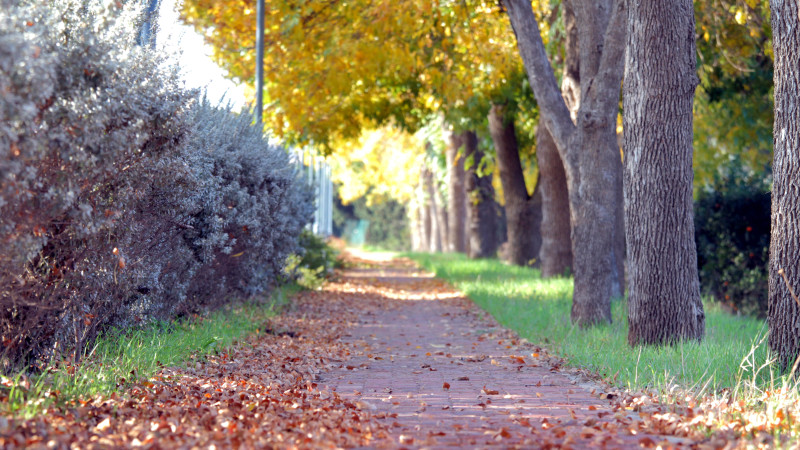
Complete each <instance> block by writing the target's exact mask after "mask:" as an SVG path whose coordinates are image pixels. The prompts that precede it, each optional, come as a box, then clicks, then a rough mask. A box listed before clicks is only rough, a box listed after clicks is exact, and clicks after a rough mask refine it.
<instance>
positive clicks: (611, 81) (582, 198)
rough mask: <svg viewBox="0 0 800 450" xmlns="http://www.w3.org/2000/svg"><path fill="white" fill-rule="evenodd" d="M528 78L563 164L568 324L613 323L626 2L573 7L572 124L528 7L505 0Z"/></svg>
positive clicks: (618, 275) (588, 1) (619, 273)
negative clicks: (577, 89)
mask: <svg viewBox="0 0 800 450" xmlns="http://www.w3.org/2000/svg"><path fill="white" fill-rule="evenodd" d="M504 4H505V5H506V6H507V11H508V15H509V18H510V19H511V25H512V27H513V29H514V33H515V35H516V37H517V44H518V47H519V50H520V55H521V56H522V60H523V63H524V64H525V69H526V71H527V73H528V79H529V81H530V84H531V87H532V88H533V92H534V95H535V97H536V102H537V104H538V105H539V108H540V112H541V115H542V118H543V120H544V121H545V124H546V125H547V129H548V130H549V131H550V134H551V136H552V137H553V140H554V141H555V143H556V147H557V148H558V152H559V154H560V155H561V159H562V161H563V162H564V169H565V173H566V175H567V186H568V191H569V199H570V201H569V202H570V214H571V218H570V223H571V226H572V254H573V265H574V269H575V288H574V291H573V292H574V293H573V298H572V313H571V317H572V320H573V322H574V323H577V324H578V325H580V326H588V325H592V324H595V323H598V322H605V323H608V322H610V321H611V298H612V296H617V295H618V294H619V292H620V291H621V288H622V286H623V277H624V270H623V264H624V259H623V257H624V255H622V254H620V249H619V245H618V244H619V242H620V239H622V238H623V237H622V236H620V233H623V230H622V229H621V228H620V226H619V225H620V224H619V220H618V219H619V218H620V213H619V208H621V206H622V205H621V204H620V197H621V195H620V192H619V190H620V189H621V185H622V162H621V161H620V154H619V147H618V146H617V142H616V115H617V110H618V105H619V89H620V83H621V81H622V69H623V67H622V61H623V57H624V53H625V2H624V0H616V1H615V2H613V7H612V0H603V1H594V0H581V1H580V2H576V1H574V0H573V7H574V10H575V12H576V22H577V29H578V32H579V34H580V36H579V48H580V78H581V79H580V86H581V95H580V107H579V109H578V113H577V124H575V123H573V121H572V118H571V115H570V111H569V108H568V107H567V105H566V103H565V101H564V98H563V97H562V95H561V91H560V89H559V87H558V84H557V82H556V78H555V74H554V73H553V68H552V66H551V65H550V61H549V60H548V59H547V54H546V52H545V49H544V43H543V42H542V38H541V35H540V33H539V26H538V23H537V22H536V18H535V16H534V15H533V11H532V9H531V4H530V2H528V1H525V0H507V1H506V2H504Z"/></svg>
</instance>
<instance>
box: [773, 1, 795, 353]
mask: <svg viewBox="0 0 800 450" xmlns="http://www.w3.org/2000/svg"><path fill="white" fill-rule="evenodd" d="M769 3H770V8H771V11H772V47H773V49H774V52H775V74H774V78H775V125H774V128H773V133H774V140H775V156H774V161H773V164H772V173H773V177H774V184H773V186H772V231H771V239H770V247H769V313H768V318H769V347H770V349H772V351H774V352H775V353H777V354H778V358H779V361H780V363H781V365H782V366H783V367H784V368H786V367H789V366H791V365H792V364H793V363H794V362H795V359H796V358H797V354H798V350H800V306H798V305H797V303H795V300H794V299H793V298H792V295H791V293H790V290H789V288H788V287H787V285H786V282H785V281H784V280H783V276H782V275H781V273H783V274H784V275H785V276H786V279H787V280H788V284H789V285H790V286H791V288H792V289H793V290H794V292H795V293H798V292H800V246H798V242H800V190H799V189H798V184H800V180H798V174H800V71H798V67H800V6H799V5H798V3H797V1H796V0H770V2H769Z"/></svg>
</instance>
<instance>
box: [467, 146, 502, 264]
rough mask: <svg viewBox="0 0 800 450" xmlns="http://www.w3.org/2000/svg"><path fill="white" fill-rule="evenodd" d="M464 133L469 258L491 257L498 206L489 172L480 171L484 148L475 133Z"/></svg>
mask: <svg viewBox="0 0 800 450" xmlns="http://www.w3.org/2000/svg"><path fill="white" fill-rule="evenodd" d="M463 137H464V159H465V161H469V160H472V165H471V166H469V168H468V169H466V180H465V188H466V192H467V217H468V226H467V231H468V237H469V257H470V258H473V259H474V258H490V257H492V256H494V255H495V253H497V246H498V242H497V210H496V208H495V201H494V187H493V186H492V174H491V173H489V174H488V175H482V174H481V173H480V170H479V169H480V165H481V161H482V160H483V158H484V154H483V151H482V150H480V149H479V148H478V136H477V135H476V134H475V132H474V131H467V132H465V133H464V135H463Z"/></svg>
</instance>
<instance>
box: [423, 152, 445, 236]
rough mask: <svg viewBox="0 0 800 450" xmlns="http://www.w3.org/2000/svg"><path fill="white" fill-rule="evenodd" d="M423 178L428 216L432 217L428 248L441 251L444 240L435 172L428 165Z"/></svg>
mask: <svg viewBox="0 0 800 450" xmlns="http://www.w3.org/2000/svg"><path fill="white" fill-rule="evenodd" d="M422 174H423V180H424V185H425V198H426V199H427V209H428V212H427V214H428V217H430V223H431V227H430V235H429V236H430V240H429V241H428V245H429V247H428V249H429V250H430V251H431V252H441V251H442V245H443V242H442V240H441V231H440V230H439V229H440V227H441V223H439V218H438V217H437V215H436V209H437V206H436V192H435V189H436V188H435V186H434V181H433V173H432V172H431V170H430V169H428V168H427V167H426V168H425V169H424V171H423V173H422Z"/></svg>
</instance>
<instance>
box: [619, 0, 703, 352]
mask: <svg viewBox="0 0 800 450" xmlns="http://www.w3.org/2000/svg"><path fill="white" fill-rule="evenodd" d="M693 13H694V11H693V8H692V1H691V0H670V1H666V0H665V1H659V2H630V3H629V5H628V20H627V25H628V26H627V28H628V31H627V36H628V37H627V39H628V46H627V52H626V55H625V83H624V87H623V98H624V107H623V111H624V113H623V115H624V126H623V130H624V149H625V171H624V192H625V231H626V236H627V243H628V268H629V270H628V342H629V343H630V344H631V345H639V344H664V343H673V342H676V341H679V340H681V339H696V340H699V339H702V337H703V333H704V328H705V315H704V313H703V303H702V302H701V300H700V285H699V281H698V277H697V252H696V250H695V243H694V220H693V214H692V101H693V99H694V90H695V87H696V86H697V82H698V79H697V75H696V68H695V66H696V56H695V37H694V36H695V32H694V14H693Z"/></svg>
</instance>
